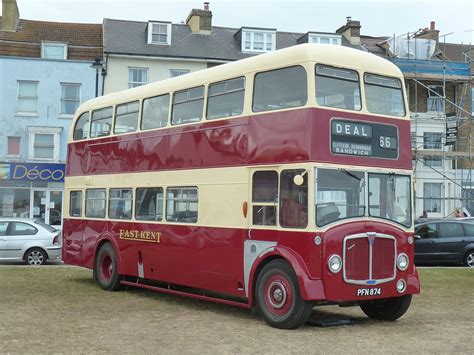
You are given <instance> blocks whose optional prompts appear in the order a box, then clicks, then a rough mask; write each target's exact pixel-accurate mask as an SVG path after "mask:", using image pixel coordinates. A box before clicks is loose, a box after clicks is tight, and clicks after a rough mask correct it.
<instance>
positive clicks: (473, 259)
mask: <svg viewBox="0 0 474 355" xmlns="http://www.w3.org/2000/svg"><path fill="white" fill-rule="evenodd" d="M464 265H465V266H467V267H472V268H474V250H470V251H468V252H467V254H466V256H465V257H464Z"/></svg>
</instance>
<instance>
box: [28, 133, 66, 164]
mask: <svg viewBox="0 0 474 355" xmlns="http://www.w3.org/2000/svg"><path fill="white" fill-rule="evenodd" d="M62 130H63V128H62V127H37V126H28V159H30V160H42V161H59V158H60V145H61V131H62ZM36 134H52V135H53V136H54V137H53V144H54V147H53V157H52V158H35V135H36Z"/></svg>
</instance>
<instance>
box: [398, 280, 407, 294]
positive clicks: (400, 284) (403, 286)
mask: <svg viewBox="0 0 474 355" xmlns="http://www.w3.org/2000/svg"><path fill="white" fill-rule="evenodd" d="M406 288H407V284H406V283H405V281H404V280H402V279H400V280H398V282H397V291H398V292H400V293H402V292H404V291H405V289H406Z"/></svg>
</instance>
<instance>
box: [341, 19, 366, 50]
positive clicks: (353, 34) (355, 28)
mask: <svg viewBox="0 0 474 355" xmlns="http://www.w3.org/2000/svg"><path fill="white" fill-rule="evenodd" d="M360 27H361V26H360V21H353V20H352V17H350V16H348V17H346V24H345V25H344V26H341V27H339V28H338V29H337V30H336V33H340V34H342V35H343V36H344V38H345V39H347V40H348V41H349V42H350V43H351V44H360Z"/></svg>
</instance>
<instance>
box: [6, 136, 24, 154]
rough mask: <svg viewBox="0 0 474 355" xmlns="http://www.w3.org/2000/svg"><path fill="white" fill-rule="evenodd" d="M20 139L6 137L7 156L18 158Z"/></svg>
mask: <svg viewBox="0 0 474 355" xmlns="http://www.w3.org/2000/svg"><path fill="white" fill-rule="evenodd" d="M20 141H21V138H20V137H7V142H8V144H7V156H9V157H19V156H20Z"/></svg>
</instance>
